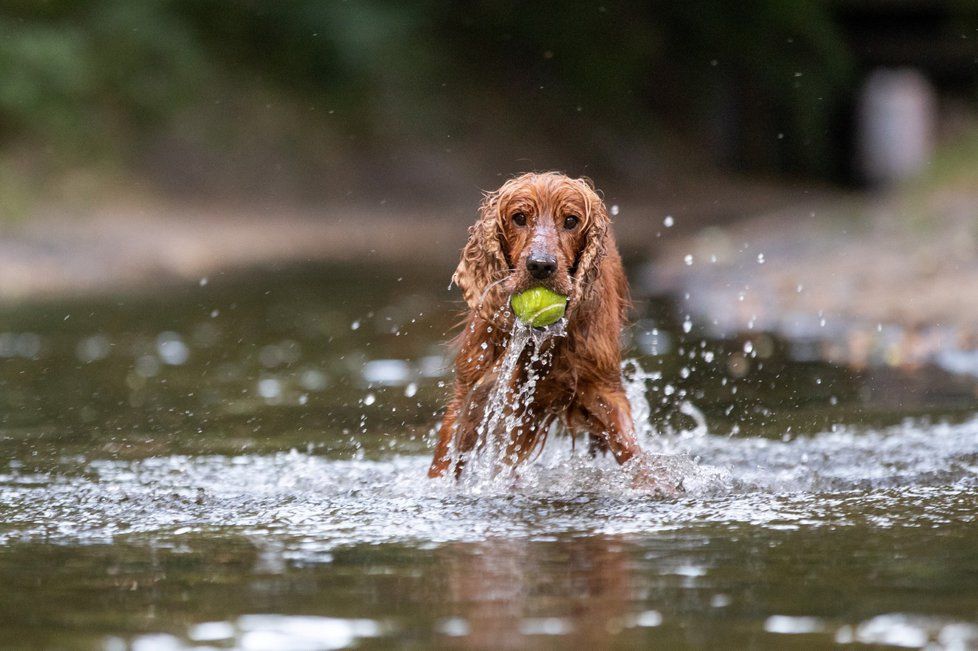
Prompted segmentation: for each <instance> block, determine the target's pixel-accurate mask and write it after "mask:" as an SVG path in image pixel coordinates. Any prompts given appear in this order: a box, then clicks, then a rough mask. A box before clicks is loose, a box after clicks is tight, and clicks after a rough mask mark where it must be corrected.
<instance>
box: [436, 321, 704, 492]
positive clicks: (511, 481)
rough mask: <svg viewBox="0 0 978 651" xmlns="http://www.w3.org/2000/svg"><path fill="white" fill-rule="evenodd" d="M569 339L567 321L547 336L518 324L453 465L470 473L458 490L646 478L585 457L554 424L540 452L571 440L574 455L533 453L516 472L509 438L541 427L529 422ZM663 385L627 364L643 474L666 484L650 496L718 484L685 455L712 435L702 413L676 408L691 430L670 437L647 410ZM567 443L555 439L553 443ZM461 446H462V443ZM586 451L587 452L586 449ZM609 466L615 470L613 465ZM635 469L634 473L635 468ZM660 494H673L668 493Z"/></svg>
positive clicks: (562, 448) (684, 405)
mask: <svg viewBox="0 0 978 651" xmlns="http://www.w3.org/2000/svg"><path fill="white" fill-rule="evenodd" d="M565 335H566V319H561V320H560V321H558V322H557V323H556V324H554V325H553V326H551V327H549V328H542V329H541V328H532V327H529V326H527V325H525V324H523V323H521V322H520V321H518V320H516V321H514V324H513V328H512V330H511V332H510V336H509V340H508V342H507V344H506V352H505V354H504V355H503V357H502V358H501V359H500V360H499V361H498V362H497V363H496V368H495V370H494V371H493V375H494V377H495V379H494V383H493V386H492V388H491V390H490V393H489V397H488V399H487V400H486V405H485V408H484V412H483V415H482V419H481V421H480V422H479V425H478V427H477V428H476V437H477V444H476V446H475V449H474V450H473V451H472V452H471V453H468V454H467V455H465V457H464V458H463V455H461V454H459V453H458V451H457V448H456V450H455V451H453V456H454V458H455V464H457V463H459V462H460V461H461V462H464V464H465V471H464V472H463V473H462V475H461V479H460V481H459V482H458V488H459V489H461V490H463V491H467V492H471V493H473V494H486V493H494V492H499V491H507V490H512V489H513V488H514V487H517V486H519V487H523V488H525V487H527V486H531V485H533V484H534V483H535V482H539V481H553V480H554V478H555V476H556V477H559V478H560V479H559V481H560V483H561V484H562V485H570V484H572V483H573V481H572V480H571V479H570V477H568V473H573V474H576V475H581V474H584V475H589V474H592V472H591V471H592V470H593V469H597V468H599V467H600V468H601V472H603V473H605V475H606V476H604V477H603V479H602V481H608V479H609V477H608V476H607V475H608V474H609V473H612V474H614V473H617V475H618V476H615V477H614V481H615V482H616V483H619V484H620V485H621V488H623V489H625V488H629V487H631V486H632V485H633V484H635V480H636V479H637V478H640V477H638V475H640V474H642V473H643V470H642V469H641V468H639V467H638V462H636V463H635V464H631V466H630V465H628V464H626V467H625V468H624V469H619V467H618V466H617V464H616V463H614V461H609V460H608V459H602V458H597V459H595V458H593V457H591V455H590V454H587V452H586V451H585V450H583V449H578V447H577V446H575V445H574V444H573V439H572V437H570V436H569V433H568V432H566V431H564V430H565V427H564V426H563V424H561V423H560V422H559V421H557V422H554V423H552V424H551V425H550V426H549V430H548V431H543V432H540V434H539V437H538V440H540V441H541V445H542V443H543V442H545V441H546V440H548V439H551V438H563V439H567V438H570V440H571V446H570V450H569V453H568V449H567V446H566V445H554V444H550V445H547V446H545V447H544V448H543V449H539V450H536V451H534V452H535V453H536V457H535V460H534V462H533V463H531V464H517V463H516V461H517V460H516V453H515V452H514V451H513V449H512V448H511V445H510V441H511V437H510V433H512V432H515V433H516V434H517V435H520V434H522V433H524V428H527V427H535V426H537V421H536V420H535V419H533V420H532V422H531V419H529V418H527V414H528V412H529V410H530V409H531V408H532V407H534V404H533V403H534V398H535V394H536V388H537V385H538V384H539V382H540V380H542V379H543V378H544V377H545V376H546V374H547V372H548V371H549V370H550V366H551V363H552V361H553V351H554V345H553V343H554V341H555V339H556V338H558V337H563V336H565ZM660 379H661V374H660V373H657V372H655V373H650V372H647V371H645V370H644V369H643V368H642V366H641V364H640V363H639V362H638V360H635V359H629V360H626V361H625V362H623V364H622V385H623V387H624V389H625V394H626V397H627V399H628V401H629V403H630V405H631V412H632V420H633V427H634V431H635V433H636V437H637V438H638V440H639V443H640V445H641V446H642V449H643V450H645V451H646V452H647V454H646V455H645V456H644V457H643V458H642V459H641V464H643V467H644V473H645V474H646V475H648V476H649V478H650V479H656V478H658V479H661V480H662V483H661V486H659V488H655V487H654V486H653V485H654V484H656V483H657V482H655V481H649V482H646V483H647V484H649V486H648V488H649V489H650V490H653V492H657V491H659V489H664V488H665V487H666V486H668V487H675V486H679V485H681V484H683V483H684V482H685V481H686V480H687V478H688V477H692V476H696V475H698V476H700V477H710V478H711V481H712V480H713V479H715V476H716V474H717V473H716V471H715V470H714V469H705V470H703V471H702V472H700V470H699V469H698V468H697V467H696V464H695V463H694V462H693V461H692V459H691V458H690V457H689V455H688V454H686V452H685V442H686V441H687V440H688V439H691V438H696V437H702V436H705V435H706V433H707V426H706V420H705V418H704V417H703V415H702V413H701V412H700V411H699V410H698V409H697V408H696V407H695V406H694V405H692V404H691V403H689V402H688V401H682V402H680V403H679V404H678V411H679V412H680V413H681V414H684V415H686V416H687V417H689V419H690V420H691V422H692V427H691V428H689V429H680V430H675V429H670V430H668V431H666V432H660V431H658V430H657V429H656V427H655V425H654V424H653V418H652V409H651V406H650V404H649V399H648V392H649V389H650V387H649V385H650V384H651V383H654V382H657V381H658V380H660ZM561 434H562V435H564V436H552V435H561ZM456 443H457V441H456ZM581 447H584V446H581ZM609 464H610V465H609ZM632 466H635V467H632ZM662 492H669V491H665V490H663V491H662Z"/></svg>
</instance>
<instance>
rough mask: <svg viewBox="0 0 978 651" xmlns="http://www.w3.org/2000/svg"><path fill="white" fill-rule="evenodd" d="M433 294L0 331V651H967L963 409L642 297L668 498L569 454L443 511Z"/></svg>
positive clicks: (394, 275) (182, 291)
mask: <svg viewBox="0 0 978 651" xmlns="http://www.w3.org/2000/svg"><path fill="white" fill-rule="evenodd" d="M441 271H442V270H432V269H427V268H424V267H418V268H415V269H403V268H401V269H396V268H385V267H383V266H380V267H371V268H369V269H367V268H364V269H351V268H300V269H270V270H266V271H263V272H261V273H255V274H248V275H242V276H229V277H215V278H208V279H202V281H201V282H200V283H196V284H194V285H193V286H190V287H174V288H170V289H168V290H166V291H164V292H161V293H160V294H158V295H155V296H152V297H145V296H144V297H112V298H106V299H99V300H89V301H85V302H78V303H71V304H43V305H28V306H21V307H17V308H7V309H5V310H3V311H2V312H0V451H2V457H0V458H2V460H0V579H2V581H3V585H4V587H5V590H3V591H2V593H0V646H2V647H4V648H51V647H54V648H64V647H67V648H109V649H115V648H120V649H121V648H135V649H171V648H205V647H210V648H215V647H216V648H231V647H241V648H250V649H262V648H296V649H298V648H310V649H319V648H342V647H347V646H360V647H366V648H371V647H383V646H389V645H391V644H398V645H402V646H409V647H419V648H430V647H431V646H448V647H473V648H505V647H515V646H519V647H526V646H530V647H553V646H558V645H560V646H567V645H569V644H573V645H574V646H581V647H584V646H590V647H594V648H606V647H611V646H613V647H622V648H628V647H644V646H647V645H649V644H652V643H655V644H662V645H670V646H676V647H680V646H702V647H715V646H719V645H727V646H730V645H737V646H756V647H771V648H791V647H799V648H800V647H806V648H807V647H811V646H830V645H834V644H850V643H852V644H867V645H896V646H902V647H917V648H923V647H925V646H928V645H930V646H931V647H933V648H942V647H943V648H973V647H974V646H976V645H978V524H976V522H975V515H976V513H978V496H976V495H978V418H976V416H975V413H976V411H978V410H976V406H978V405H976V398H975V396H976V393H975V385H974V380H973V379H968V378H966V377H954V376H950V375H948V374H946V373H943V372H940V371H937V370H934V369H929V368H923V369H913V370H906V369H903V370H901V369H892V368H886V367H879V368H868V369H860V370H854V369H849V368H845V367H841V366H837V365H831V364H827V363H825V362H822V361H820V359H821V357H822V356H821V355H820V350H821V348H820V346H823V345H824V342H821V343H820V342H814V341H797V340H796V341H783V340H779V339H777V338H774V337H771V336H769V335H766V334H764V333H754V332H749V333H744V334H743V335H741V336H737V337H732V338H730V339H727V340H711V339H704V338H703V336H702V335H701V331H700V328H699V327H698V325H697V324H696V323H691V322H688V321H687V319H686V315H685V314H684V313H683V311H682V309H681V305H682V302H681V301H680V302H679V303H678V304H677V303H672V302H669V301H665V300H648V299H645V298H643V297H639V299H640V300H639V301H638V302H637V312H638V314H637V317H638V323H637V325H636V326H635V327H634V328H633V329H632V330H631V331H630V332H629V333H628V345H629V349H630V351H631V352H630V355H631V356H632V357H634V359H635V360H636V363H637V364H638V365H640V367H641V368H642V369H644V370H643V371H642V378H643V379H642V380H641V382H640V384H641V385H642V388H643V390H642V391H641V392H636V399H637V401H638V406H639V407H641V408H639V409H637V411H636V415H637V417H638V418H639V420H640V421H641V422H640V423H639V424H640V425H642V424H643V423H644V424H645V425H644V426H643V437H644V439H645V440H644V443H645V445H646V447H647V448H649V449H650V450H653V451H654V452H656V453H658V454H661V455H662V457H661V458H662V459H663V463H666V464H668V466H669V468H670V470H671V471H673V472H676V473H678V474H679V475H681V477H682V479H683V485H684V487H685V488H686V493H685V494H683V495H681V496H679V497H676V498H667V499H663V498H659V497H655V496H653V495H649V494H648V493H645V492H642V491H640V490H636V489H633V488H632V487H631V483H630V482H629V481H628V478H627V477H626V476H625V475H624V474H623V473H622V472H620V470H619V469H618V468H617V467H616V466H615V464H614V463H613V462H611V461H610V460H608V459H598V460H592V459H590V458H588V457H587V456H586V455H585V454H583V451H582V450H581V449H580V446H578V448H577V449H574V448H573V447H572V445H571V443H570V441H569V440H567V439H566V438H557V439H554V440H551V441H550V442H549V443H548V445H547V448H546V452H545V454H544V455H543V456H542V457H541V458H540V460H539V461H538V462H537V463H536V464H534V465H533V466H532V467H529V468H527V469H525V471H524V472H522V473H521V474H520V476H519V477H518V478H515V479H513V480H511V481H509V482H505V483H502V484H501V483H498V482H495V483H487V484H479V483H466V484H464V485H462V486H455V485H453V484H452V483H451V482H447V481H446V482H437V481H436V482H431V481H429V480H427V479H425V478H424V471H425V469H426V466H427V463H428V461H429V457H428V448H429V444H430V430H431V428H432V427H433V426H434V425H435V424H436V422H437V419H438V416H439V413H440V409H441V404H442V401H443V399H444V397H445V395H446V392H447V386H446V385H447V383H448V382H450V375H448V370H447V368H446V367H447V363H446V356H447V355H448V354H449V350H448V349H447V348H446V347H445V345H444V344H443V343H442V342H443V341H444V340H445V339H446V338H447V336H448V335H449V334H450V331H451V329H452V325H453V323H454V321H455V319H456V317H457V313H456V312H455V311H454V310H456V309H457V307H458V304H457V303H453V300H454V299H455V295H454V294H451V293H450V292H448V291H447V290H445V287H444V286H445V281H444V279H443V278H442V276H443V275H444V274H441V273H440V272H441ZM636 368H637V367H635V366H632V365H631V364H629V365H628V368H627V369H626V370H627V371H628V374H629V376H630V377H633V378H634V377H635V376H636V373H637V371H636ZM638 385H639V382H635V384H634V385H633V389H637V387H638ZM638 393H641V396H640V397H639V396H638V395H637V394H638Z"/></svg>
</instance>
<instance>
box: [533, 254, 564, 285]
mask: <svg viewBox="0 0 978 651" xmlns="http://www.w3.org/2000/svg"><path fill="white" fill-rule="evenodd" d="M526 269H527V271H529V272H530V275H531V276H533V277H534V278H536V279H537V280H544V279H546V278H550V276H552V275H554V272H555V271H557V258H555V257H554V256H552V255H546V254H530V257H528V258H527V259H526Z"/></svg>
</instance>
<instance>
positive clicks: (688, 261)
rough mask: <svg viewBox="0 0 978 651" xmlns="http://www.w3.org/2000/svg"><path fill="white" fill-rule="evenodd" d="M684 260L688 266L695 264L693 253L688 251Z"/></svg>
mask: <svg viewBox="0 0 978 651" xmlns="http://www.w3.org/2000/svg"><path fill="white" fill-rule="evenodd" d="M683 262H685V263H686V266H687V267H689V266H691V265H692V264H693V256H692V255H691V254H689V253H687V254H686V257H685V258H683Z"/></svg>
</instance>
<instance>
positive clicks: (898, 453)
mask: <svg viewBox="0 0 978 651" xmlns="http://www.w3.org/2000/svg"><path fill="white" fill-rule="evenodd" d="M976 441H978V419H976V420H972V421H969V422H965V423H961V424H953V425H952V424H939V425H922V424H912V423H906V424H904V425H901V426H899V427H894V428H889V429H884V430H872V431H865V432H856V431H849V430H839V431H834V432H826V433H823V434H819V435H816V436H811V437H800V438H797V439H794V440H791V441H772V440H767V439H758V438H727V437H720V436H713V435H709V434H704V435H699V436H691V437H682V436H677V437H671V438H668V439H666V440H665V442H664V443H663V444H662V445H661V448H662V449H669V450H670V452H669V454H666V455H664V456H662V457H661V459H662V460H663V463H665V464H669V466H670V467H671V468H672V469H673V470H676V471H677V472H681V473H682V475H683V476H684V485H685V487H686V488H687V491H688V492H687V493H686V494H685V495H684V496H682V497H680V498H676V499H668V500H663V499H657V498H655V497H652V496H650V495H648V494H646V493H643V492H641V491H639V490H635V489H632V488H631V487H630V483H629V480H628V477H627V476H626V473H624V472H622V471H620V470H619V469H618V467H617V466H615V464H614V462H613V461H611V460H609V459H598V460H596V461H595V460H592V459H590V458H587V457H586V456H585V455H583V454H581V453H580V452H579V451H578V452H573V451H572V450H571V446H570V442H569V441H567V440H564V439H556V440H553V441H551V442H550V443H549V444H548V447H547V451H546V454H544V455H543V457H541V458H540V459H539V460H538V461H537V462H536V463H535V464H533V465H531V466H530V467H528V468H527V469H526V470H525V472H523V474H522V475H521V476H520V477H519V478H518V479H515V480H513V481H511V482H509V483H508V484H506V485H500V484H499V483H498V482H495V483H492V484H488V485H486V486H471V485H462V486H457V485H455V484H454V483H453V482H451V481H447V480H446V481H432V480H428V479H427V478H426V477H425V469H426V466H427V463H428V458H427V457H426V456H424V457H423V456H392V457H389V458H384V459H380V460H357V459H352V460H337V459H331V458H326V457H319V456H311V455H308V454H301V453H298V452H295V451H293V452H288V453H279V454H272V455H240V456H230V457H229V456H179V455H175V456H168V457H150V458H146V459H142V460H138V461H119V460H107V459H100V460H92V461H89V462H87V463H86V464H85V467H84V468H83V471H82V472H80V473H79V472H72V473H71V474H58V473H51V474H39V473H36V472H32V473H28V472H27V471H22V470H21V469H20V468H19V467H16V466H15V465H12V466H11V467H9V468H8V470H7V471H6V472H4V473H0V493H2V497H3V504H4V524H3V526H2V528H0V543H4V542H9V541H12V540H52V541H65V542H105V541H108V540H112V539H115V538H118V537H120V536H125V537H137V538H138V537H145V536H152V537H153V539H155V540H158V539H161V538H163V539H165V538H167V537H179V536H180V535H183V534H185V533H190V532H201V531H230V532H236V533H241V534H244V535H249V534H256V535H257V534H263V535H266V536H267V535H273V536H277V537H279V538H280V539H281V541H282V542H283V543H284V544H285V545H286V547H287V548H288V549H289V550H290V552H291V553H292V554H293V555H294V554H298V555H299V556H304V557H306V558H307V559H308V560H310V561H315V560H316V559H323V558H326V559H328V552H329V551H330V550H331V549H334V548H336V547H339V546H346V545H353V544H363V543H380V542H409V541H414V542H422V543H436V544H437V543H442V542H449V541H479V540H484V539H485V538H486V537H489V536H495V537H508V538H519V537H536V536H544V537H545V536H553V535H558V534H562V533H589V534H625V535H628V534H633V535H640V534H648V533H652V532H657V531H671V530H678V529H694V528H696V527H703V526H717V525H719V526H734V525H738V524H750V525H753V526H760V527H766V528H771V529H797V528H802V527H820V526H833V527H838V526H846V525H850V524H861V525H867V524H868V525H870V526H873V527H894V526H933V525H937V524H942V523H945V522H948V521H957V522H961V521H971V520H973V519H974V517H975V516H974V514H975V512H976V508H975V507H976V499H978V498H976V497H975V493H976V491H975V488H976V484H978V454H976ZM694 460H695V462H694Z"/></svg>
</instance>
